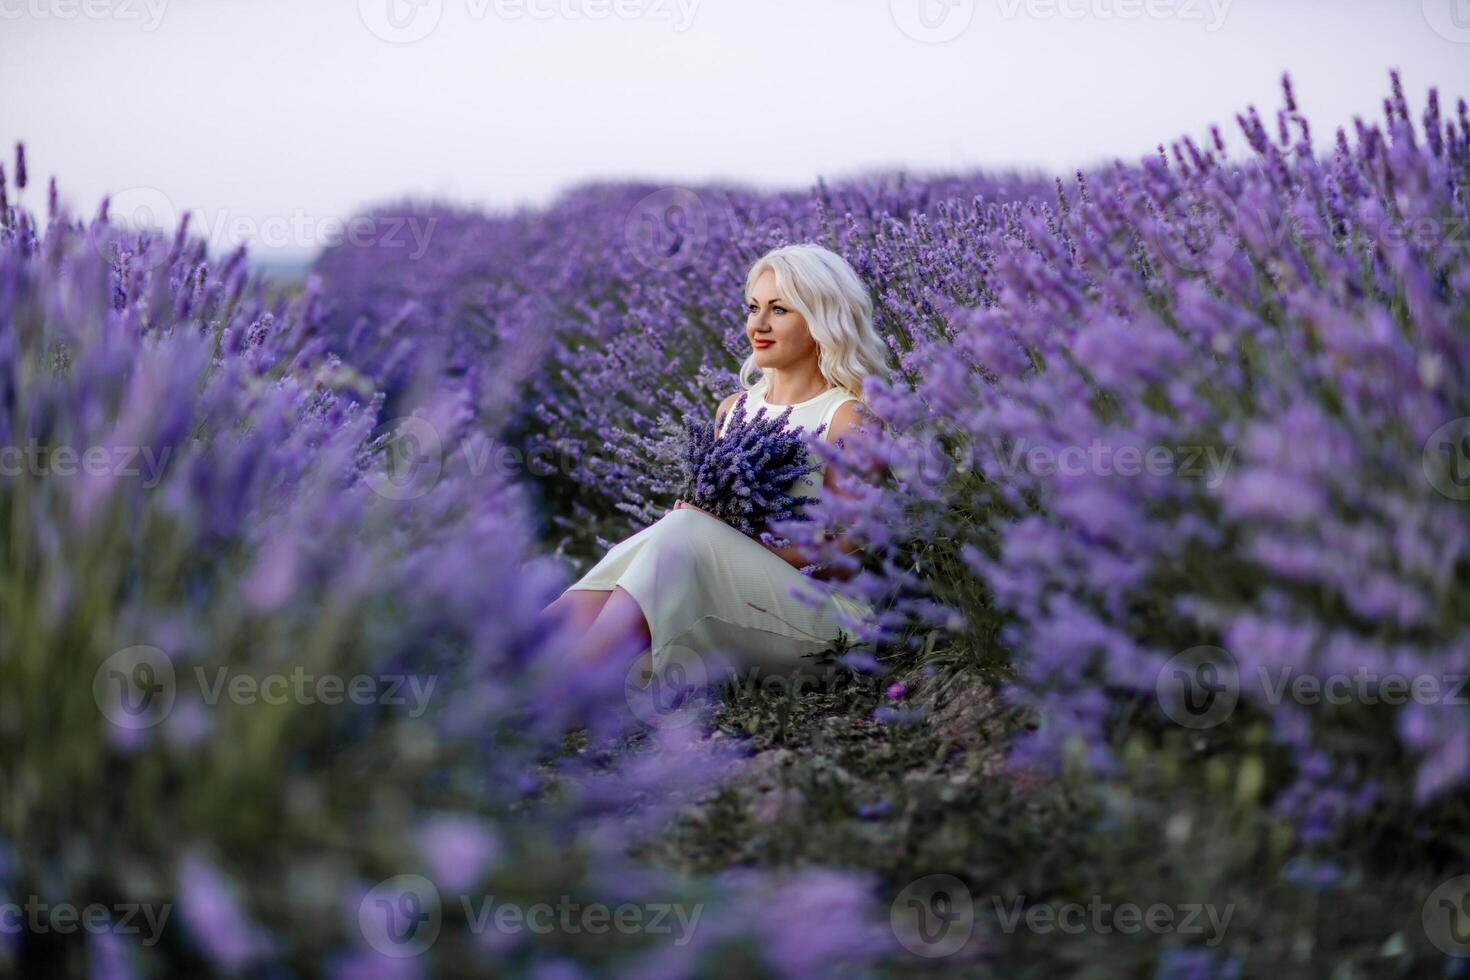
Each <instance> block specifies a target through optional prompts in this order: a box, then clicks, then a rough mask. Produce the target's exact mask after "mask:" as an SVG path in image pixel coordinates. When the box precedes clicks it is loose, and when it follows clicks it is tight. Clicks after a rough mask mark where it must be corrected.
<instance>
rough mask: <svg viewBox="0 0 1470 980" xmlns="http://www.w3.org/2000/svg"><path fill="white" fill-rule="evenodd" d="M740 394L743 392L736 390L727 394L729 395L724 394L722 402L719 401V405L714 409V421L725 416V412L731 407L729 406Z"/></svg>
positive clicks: (732, 404) (731, 405)
mask: <svg viewBox="0 0 1470 980" xmlns="http://www.w3.org/2000/svg"><path fill="white" fill-rule="evenodd" d="M742 394H744V392H740V391H737V392H734V393H733V394H729V395H726V396H725V400H724V401H722V402H720V407H719V408H717V409H715V421H716V422H718V421H719V420H720V419H722V418H724V417H725V413H726V412H728V411H729V410H730V409H731V407H733V406H734V404H735V402H736V401H737V400H738V399H739V398H740V396H741V395H742Z"/></svg>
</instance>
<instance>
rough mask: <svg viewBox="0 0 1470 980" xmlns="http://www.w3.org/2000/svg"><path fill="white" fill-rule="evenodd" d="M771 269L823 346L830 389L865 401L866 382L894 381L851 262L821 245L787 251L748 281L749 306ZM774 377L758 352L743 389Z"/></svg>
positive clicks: (761, 263)
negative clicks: (758, 360)
mask: <svg viewBox="0 0 1470 980" xmlns="http://www.w3.org/2000/svg"><path fill="white" fill-rule="evenodd" d="M767 269H769V270H771V271H772V272H773V273H775V275H776V291H777V293H779V294H780V296H781V299H783V300H785V302H786V303H787V305H789V306H790V307H791V308H792V309H794V310H796V312H798V313H800V314H801V316H802V319H804V320H805V321H806V325H807V329H808V330H809V331H811V335H812V339H813V340H815V341H816V342H817V367H818V369H819V370H820V371H821V372H822V377H824V378H826V379H827V382H828V383H829V384H833V385H836V386H838V387H840V388H843V389H846V390H847V391H848V392H850V393H852V394H853V395H855V396H857V397H858V398H859V399H861V398H862V397H863V380H864V379H865V378H867V377H868V376H870V375H877V376H878V377H880V378H886V377H888V373H889V361H888V348H887V347H886V346H885V345H884V343H883V340H882V339H881V338H880V337H879V336H878V333H877V331H875V330H874V329H873V301H872V300H871V299H869V297H868V290H867V287H865V286H864V285H863V281H862V280H861V279H859V278H858V274H857V273H856V272H854V271H853V268H852V266H850V265H848V263H847V260H846V259H844V258H843V257H842V256H840V255H838V254H837V253H836V252H833V251H831V250H830V249H826V248H823V247H822V246H821V245H814V244H800V245H783V246H782V247H780V248H777V249H773V250H771V251H770V252H767V253H766V254H765V255H763V256H761V257H760V259H759V260H757V262H756V263H755V265H753V266H751V267H750V273H749V274H748V275H747V276H746V277H745V301H746V303H747V304H749V303H750V302H751V293H752V292H753V291H754V290H755V283H756V280H757V279H759V278H760V277H761V275H762V274H764V273H765V271H766V270H767ZM769 376H770V372H769V371H768V370H766V369H764V368H758V367H757V366H756V363H755V353H754V352H752V353H751V354H750V356H749V357H747V358H746V359H745V363H744V364H741V365H740V384H741V386H742V387H743V388H745V390H747V391H749V390H750V389H751V388H754V387H755V386H756V385H757V384H758V383H759V382H760V381H761V380H762V378H763V377H765V378H769Z"/></svg>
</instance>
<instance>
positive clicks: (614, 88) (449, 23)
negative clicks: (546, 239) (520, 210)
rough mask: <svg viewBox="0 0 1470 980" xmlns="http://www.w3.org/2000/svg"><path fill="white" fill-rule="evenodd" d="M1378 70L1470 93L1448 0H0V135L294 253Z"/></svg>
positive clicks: (803, 177)
mask: <svg viewBox="0 0 1470 980" xmlns="http://www.w3.org/2000/svg"><path fill="white" fill-rule="evenodd" d="M1391 67H1397V68H1399V69H1401V70H1402V72H1403V75H1404V81H1405V87H1406V90H1407V94H1408V96H1409V100H1410V103H1411V105H1412V106H1414V107H1415V109H1416V112H1417V110H1418V108H1419V107H1421V106H1422V104H1423V100H1424V96H1425V94H1426V92H1427V90H1428V88H1429V87H1430V86H1438V87H1439V89H1440V94H1441V96H1442V98H1444V99H1446V100H1447V104H1448V105H1449V106H1450V107H1453V105H1454V101H1455V99H1457V98H1458V97H1461V96H1465V97H1470V0H784V2H780V0H0V145H3V146H5V147H7V149H6V151H5V152H4V153H0V159H3V160H4V161H5V166H6V170H7V173H9V171H10V170H11V169H12V168H11V165H10V156H11V154H10V152H9V150H8V147H9V146H10V145H11V144H13V143H14V142H15V141H17V140H24V141H25V142H26V144H27V152H28V157H29V169H30V171H31V173H32V175H33V179H35V178H42V179H41V180H36V182H37V183H43V179H44V178H45V177H48V176H52V175H54V176H56V178H57V180H58V184H59V185H60V188H61V194H62V197H63V199H64V200H65V201H66V202H68V204H69V205H70V206H71V207H72V208H73V209H74V210H76V211H78V212H85V213H90V212H91V211H94V210H95V209H96V206H97V204H98V203H99V202H100V201H101V198H102V196H103V195H104V194H112V195H114V201H115V205H114V213H115V214H116V213H118V212H119V211H122V212H123V213H125V214H128V215H133V216H135V217H139V216H141V219H142V220H146V219H147V218H148V217H149V216H154V217H156V219H157V220H159V221H160V222H163V223H168V222H169V221H170V219H171V218H173V217H174V216H176V215H177V214H178V213H179V212H181V211H183V210H184V209H189V210H191V211H192V212H193V214H194V221H195V224H194V227H195V229H196V230H199V231H202V232H203V233H205V234H206V235H208V236H209V238H210V241H211V244H212V245H215V246H217V247H219V248H221V249H223V248H227V247H230V246H232V245H233V244H234V243H235V242H237V241H240V240H248V241H250V242H251V248H252V254H254V255H256V256H257V257H261V258H265V259H267V260H272V259H279V260H281V261H291V260H295V259H299V258H304V257H306V256H309V255H310V254H311V253H312V252H314V251H315V250H316V249H317V248H319V247H320V246H321V245H322V244H324V243H325V242H327V241H330V240H333V238H334V236H338V237H340V235H341V234H342V233H343V231H344V222H346V221H347V219H349V218H350V217H351V216H352V215H354V214H356V213H359V212H360V211H361V210H362V209H364V208H365V207H368V206H371V205H372V204H374V203H382V202H387V201H396V200H402V199H403V198H405V197H414V198H419V199H426V198H438V199H442V200H447V201H452V202H456V203H462V204H477V205H481V206H484V207H487V208H491V209H497V210H502V209H509V208H512V207H516V206H519V205H540V204H544V203H546V202H549V201H550V200H552V199H554V197H555V196H556V195H557V194H558V193H559V192H561V191H564V190H566V189H567V188H569V187H571V186H574V185H576V184H579V183H582V182H586V181H591V180H608V179H612V180H616V179H640V180H651V181H655V182H657V183H659V184H662V185H666V186H668V187H682V186H686V185H693V184H697V183H700V182H704V181H710V180H719V181H733V182H738V183H744V184H748V185H752V186H755V187H762V188H789V187H796V188H803V187H808V186H810V185H811V184H812V183H814V182H815V180H816V179H817V178H818V177H819V176H820V177H825V178H827V179H828V180H839V179H841V178H843V177H844V176H852V175H856V174H860V173H871V172H874V171H880V170H888V171H892V170H898V169H903V170H906V171H908V172H909V173H911V174H915V175H922V174H925V173H938V172H952V171H962V170H973V169H1002V170H1003V169H1013V168H1016V169H1029V170H1040V171H1044V172H1047V173H1060V174H1069V173H1070V172H1071V171H1072V170H1074V169H1076V168H1077V167H1079V166H1087V165H1090V164H1095V163H1099V162H1104V161H1110V160H1112V159H1114V158H1122V159H1124V160H1127V161H1133V160H1137V159H1138V158H1139V157H1140V156H1143V155H1146V154H1148V153H1150V152H1152V150H1153V148H1154V147H1155V146H1156V145H1157V144H1158V143H1160V142H1161V141H1168V140H1171V139H1174V138H1177V137H1179V136H1181V135H1184V134H1190V135H1193V136H1195V137H1196V138H1197V139H1205V138H1207V134H1208V131H1209V126H1210V124H1211V123H1217V124H1220V125H1221V127H1222V129H1224V130H1226V131H1227V132H1229V133H1232V134H1233V133H1234V130H1235V124H1234V117H1235V114H1236V113H1237V112H1239V111H1241V110H1243V109H1244V107H1245V106H1246V105H1248V104H1251V103H1254V104H1255V105H1257V106H1258V107H1259V108H1260V109H1261V110H1262V112H1263V114H1264V115H1265V117H1266V119H1267V122H1268V124H1269V123H1271V121H1272V119H1273V117H1274V112H1275V109H1276V108H1277V107H1278V106H1279V105H1280V101H1281V98H1280V78H1281V74H1282V72H1283V71H1288V70H1289V71H1290V72H1291V74H1292V78H1293V81H1294V83H1295V88H1296V93H1297V98H1298V101H1299V103H1300V104H1301V108H1302V109H1303V111H1304V112H1305V113H1306V114H1307V115H1308V117H1309V118H1310V119H1311V121H1312V123H1313V128H1314V132H1315V133H1316V134H1317V139H1318V143H1319V146H1323V147H1324V148H1325V147H1326V146H1329V145H1330V141H1331V138H1332V132H1333V129H1334V128H1335V127H1336V126H1338V125H1344V124H1350V122H1351V119H1352V117H1353V116H1355V115H1357V116H1362V117H1364V118H1370V119H1378V118H1380V117H1381V114H1382V109H1381V104H1382V100H1383V97H1384V95H1385V94H1387V92H1388V69H1389V68H1391ZM1232 139H1234V136H1233V135H1232ZM1236 145H1239V144H1238V142H1237V143H1236ZM37 192H39V193H37ZM31 193H32V194H35V195H36V196H35V197H28V198H27V200H28V201H29V202H30V204H31V206H32V207H39V206H41V201H40V200H38V198H39V197H40V195H41V194H44V191H43V190H40V189H39V188H32V191H31Z"/></svg>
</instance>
